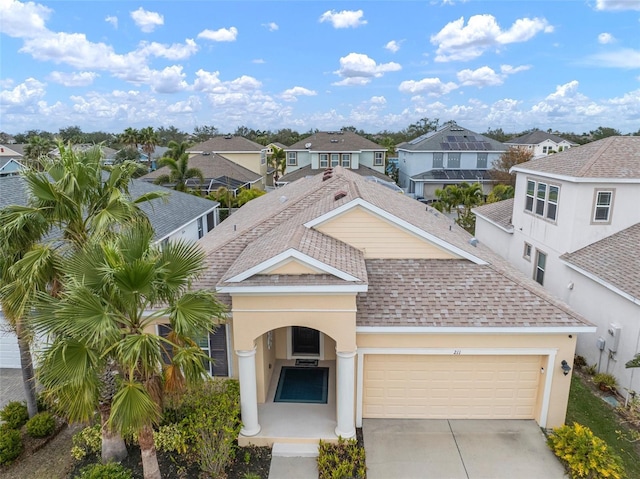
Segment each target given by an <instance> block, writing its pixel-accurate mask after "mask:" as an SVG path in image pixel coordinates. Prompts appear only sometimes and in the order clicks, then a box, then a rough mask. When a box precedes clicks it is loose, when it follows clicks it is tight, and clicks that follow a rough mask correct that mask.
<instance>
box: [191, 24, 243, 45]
mask: <svg viewBox="0 0 640 479" xmlns="http://www.w3.org/2000/svg"><path fill="white" fill-rule="evenodd" d="M237 37H238V29H237V28H236V27H231V28H228V29H227V28H221V29H219V30H208V29H207V30H203V31H201V32H200V33H198V38H204V39H205V40H211V41H213V42H235V41H236V38H237Z"/></svg>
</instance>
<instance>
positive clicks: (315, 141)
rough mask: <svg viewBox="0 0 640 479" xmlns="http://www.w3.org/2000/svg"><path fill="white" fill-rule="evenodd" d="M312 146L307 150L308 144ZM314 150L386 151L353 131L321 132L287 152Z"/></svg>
mask: <svg viewBox="0 0 640 479" xmlns="http://www.w3.org/2000/svg"><path fill="white" fill-rule="evenodd" d="M309 143H311V146H310V147H309V148H307V146H306V145H307V144H309ZM308 149H310V150H312V151H341V152H343V151H344V152H348V151H360V150H378V151H379V150H386V148H385V147H384V146H382V145H378V144H377V143H374V142H373V141H371V140H367V139H366V138H364V137H362V136H360V135H357V134H355V133H353V132H351V131H333V132H332V131H319V132H318V133H314V134H313V135H310V136H307V137H306V138H304V139H302V140H300V141H298V142H297V143H294V144H293V145H291V146H289V147H287V148H285V150H308Z"/></svg>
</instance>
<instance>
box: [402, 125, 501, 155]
mask: <svg viewBox="0 0 640 479" xmlns="http://www.w3.org/2000/svg"><path fill="white" fill-rule="evenodd" d="M396 149H397V150H407V151H505V150H507V146H506V145H504V144H502V143H500V142H499V141H496V140H494V139H493V138H489V137H487V136H484V135H481V134H479V133H476V132H474V131H471V130H468V129H467V128H464V127H462V126H460V125H457V124H455V123H447V124H446V125H444V126H443V127H441V128H440V129H438V130H435V131H430V132H429V133H426V134H424V135H422V136H419V137H417V138H414V139H413V140H410V141H407V142H404V143H401V144H400V145H398V146H397V147H396Z"/></svg>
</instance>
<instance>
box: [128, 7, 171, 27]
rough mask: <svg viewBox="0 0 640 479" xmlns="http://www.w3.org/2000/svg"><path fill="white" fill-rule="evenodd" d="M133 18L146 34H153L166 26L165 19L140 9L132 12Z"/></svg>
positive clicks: (157, 14) (155, 13)
mask: <svg viewBox="0 0 640 479" xmlns="http://www.w3.org/2000/svg"><path fill="white" fill-rule="evenodd" d="M131 18H132V19H133V21H134V22H135V24H136V25H137V26H138V28H139V29H140V30H142V31H143V32H144V33H151V32H152V31H154V30H155V29H156V27H159V26H161V25H164V17H163V16H162V15H160V14H159V13H157V12H150V11H148V10H145V9H144V8H142V7H140V8H138V9H137V10H135V11H133V12H131Z"/></svg>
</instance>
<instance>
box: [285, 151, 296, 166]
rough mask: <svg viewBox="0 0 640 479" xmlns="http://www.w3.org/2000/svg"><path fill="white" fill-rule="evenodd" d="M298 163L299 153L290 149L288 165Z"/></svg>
mask: <svg viewBox="0 0 640 479" xmlns="http://www.w3.org/2000/svg"><path fill="white" fill-rule="evenodd" d="M297 164H298V153H296V152H295V151H290V152H289V154H288V155H287V166H296V165H297Z"/></svg>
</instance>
